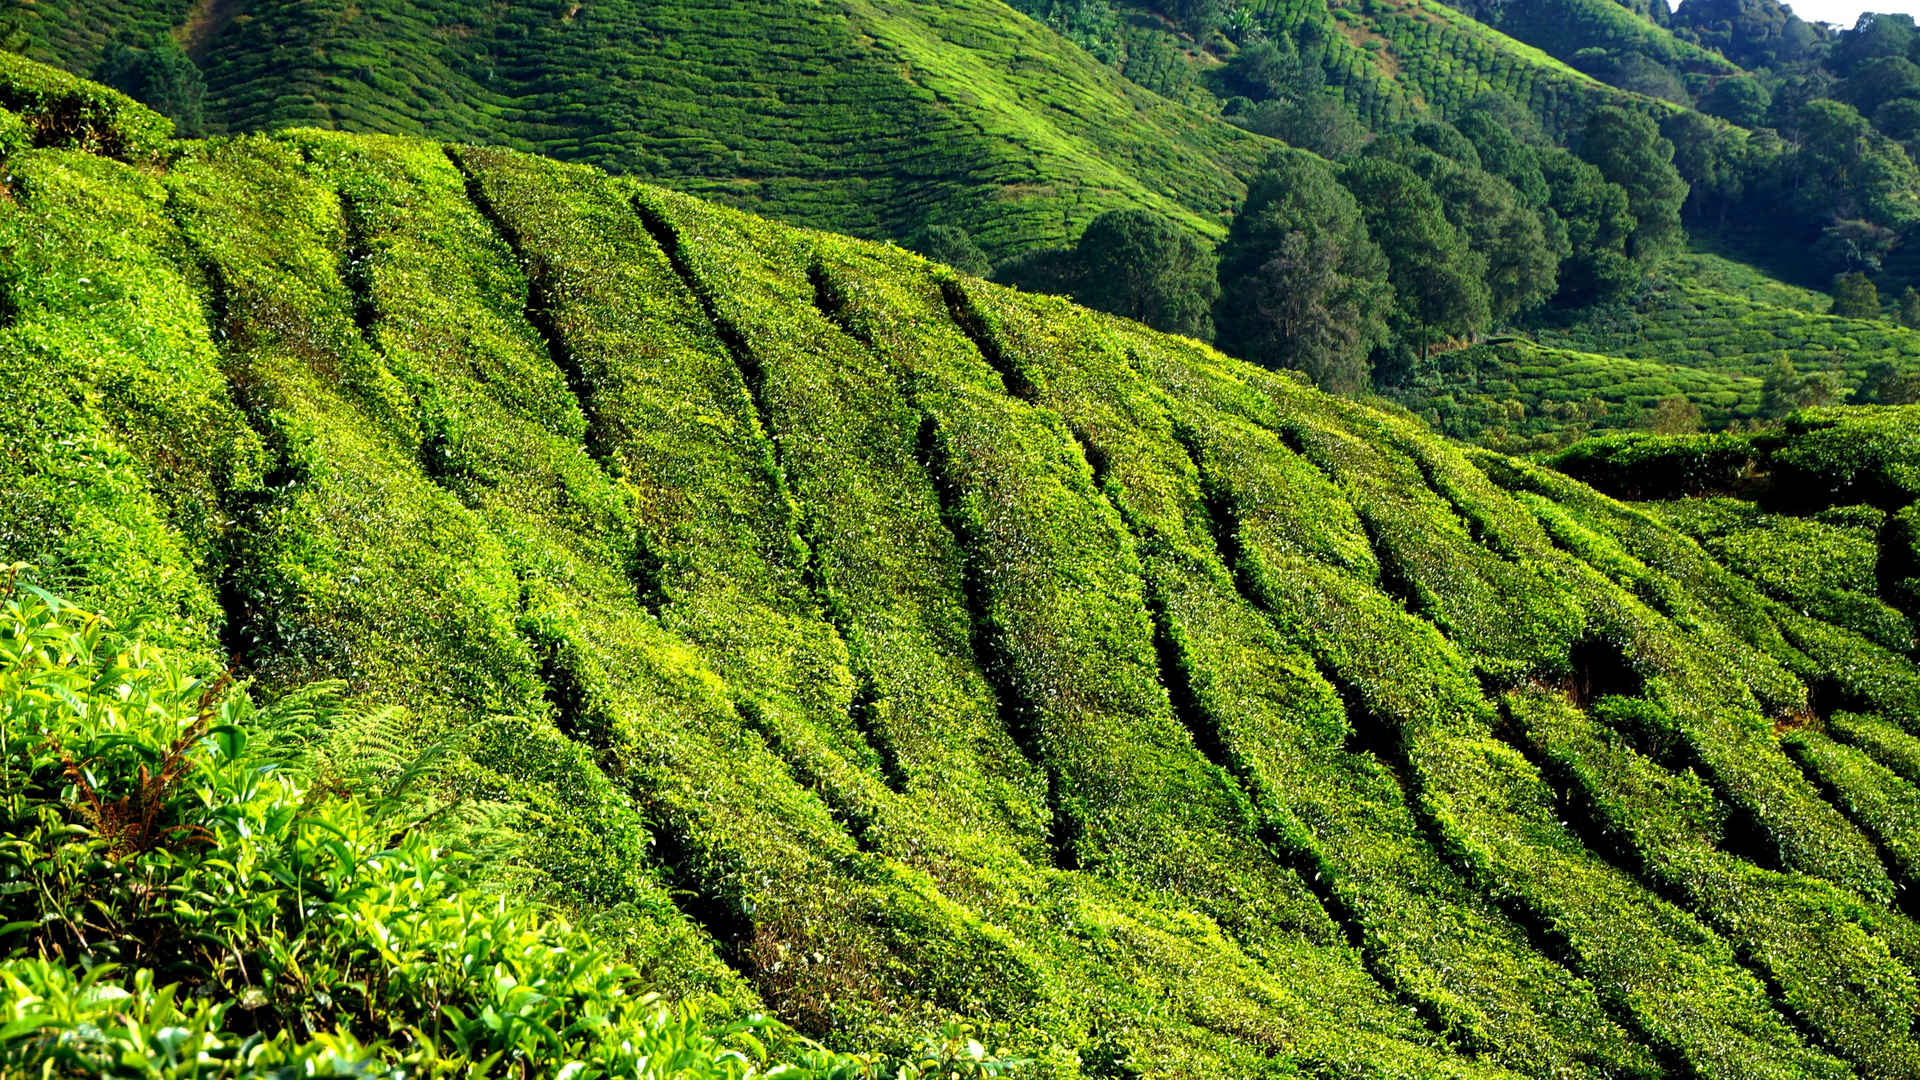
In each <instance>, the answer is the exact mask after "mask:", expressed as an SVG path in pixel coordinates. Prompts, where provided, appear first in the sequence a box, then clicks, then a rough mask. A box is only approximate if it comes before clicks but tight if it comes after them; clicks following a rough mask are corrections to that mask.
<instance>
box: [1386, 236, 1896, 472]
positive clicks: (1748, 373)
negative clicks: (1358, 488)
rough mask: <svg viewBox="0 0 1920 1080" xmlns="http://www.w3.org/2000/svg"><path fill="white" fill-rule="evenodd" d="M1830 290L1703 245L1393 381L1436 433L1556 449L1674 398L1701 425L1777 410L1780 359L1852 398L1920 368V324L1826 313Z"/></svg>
mask: <svg viewBox="0 0 1920 1080" xmlns="http://www.w3.org/2000/svg"><path fill="white" fill-rule="evenodd" d="M1830 306H1831V300H1830V299H1829V298H1828V297H1825V296H1822V295H1820V294H1818V293H1813V292H1810V291H1808V290H1806V289H1801V288H1797V287H1795V286H1792V285H1788V284H1785V283H1783V282H1779V281H1776V280H1774V279H1771V278H1768V277H1765V276H1764V275H1762V274H1761V273H1759V272H1758V271H1756V270H1754V269H1752V268H1751V267H1747V266H1743V265H1741V264H1738V263H1734V262H1731V261H1729V260H1726V259H1723V258H1720V257H1718V256H1714V255H1708V254H1703V253H1689V254H1686V255H1680V256H1676V257H1674V258H1673V259H1671V260H1670V261H1669V262H1668V263H1667V264H1666V265H1665V266H1663V267H1662V269H1661V270H1660V271H1659V272H1658V273H1657V274H1656V275H1655V276H1654V278H1653V280H1652V281H1651V282H1650V283H1649V286H1648V287H1647V288H1646V289H1644V290H1642V291H1641V292H1640V294H1639V295H1638V296H1636V297H1635V298H1634V299H1633V301H1632V302H1631V303H1630V304H1623V305H1619V306H1617V307H1611V308H1605V309H1600V310H1596V311H1593V312H1589V313H1587V314H1586V316H1585V317H1584V318H1582V319H1581V320H1579V321H1577V322H1572V323H1569V324H1566V325H1558V326H1545V327H1541V328H1539V329H1537V330H1535V331H1534V332H1533V334H1532V339H1531V340H1519V339H1510V340H1503V341H1499V342H1495V343H1492V344H1487V345H1480V346H1476V347H1473V348H1469V349H1462V350H1460V351H1458V352H1457V353H1453V354H1449V355H1448V356H1447V357H1443V358H1442V360H1441V362H1440V363H1439V364H1438V365H1436V370H1435V372H1434V374H1433V376H1432V377H1431V378H1429V379H1425V380H1422V381H1421V382H1420V383H1419V384H1417V385H1414V386H1409V387H1405V388H1402V389H1400V390H1397V391H1395V393H1394V395H1393V396H1394V397H1395V399H1396V400H1398V401H1399V402H1400V403H1401V404H1403V405H1405V406H1407V407H1408V408H1410V409H1412V410H1414V411H1415V412H1417V413H1420V414H1421V415H1422V416H1423V417H1424V418H1425V419H1426V420H1427V421H1428V422H1429V423H1431V424H1432V425H1433V426H1434V427H1435V429H1436V430H1439V431H1442V432H1444V433H1445V434H1447V435H1449V436H1452V437H1454V438H1458V439H1465V440H1469V441H1472V442H1478V443H1481V444H1483V445H1486V446H1489V447H1494V448H1497V449H1503V450H1507V451H1509V452H1517V451H1528V450H1542V449H1559V448H1562V447H1565V446H1567V445H1568V444H1570V443H1573V442H1576V441H1578V440H1579V439H1581V438H1584V437H1585V436H1587V435H1589V434H1596V433H1599V432H1602V431H1606V430H1609V429H1635V428H1645V427H1647V426H1648V425H1649V424H1650V423H1651V422H1652V419H1653V417H1652V413H1653V411H1654V409H1655V408H1656V407H1657V406H1658V405H1659V403H1660V402H1662V401H1665V400H1668V399H1671V398H1675V397H1680V398H1684V399H1686V400H1687V401H1688V402H1690V403H1691V404H1692V405H1693V406H1694V407H1695V408H1697V409H1698V410H1699V412H1700V416H1699V422H1700V424H1701V425H1702V426H1703V427H1704V428H1705V429H1707V430H1718V429H1722V428H1725V427H1727V426H1729V425H1734V426H1739V425H1744V424H1749V423H1757V422H1761V421H1764V420H1769V419H1774V418H1776V417H1773V416H1769V415H1768V414H1767V413H1766V411H1765V407H1766V405H1767V402H1766V399H1765V394H1764V390H1765V385H1766V380H1767V377H1768V376H1769V375H1770V374H1772V373H1773V372H1774V371H1775V370H1776V369H1777V368H1778V367H1779V364H1780V362H1781V361H1782V360H1786V361H1788V362H1789V363H1791V364H1793V365H1794V367H1795V369H1796V370H1797V371H1799V372H1808V373H1825V374H1828V375H1830V376H1831V377H1832V379H1833V387H1834V389H1835V391H1836V392H1837V393H1839V394H1842V395H1844V394H1846V393H1848V392H1851V391H1853V390H1855V389H1856V388H1858V387H1861V386H1862V385H1863V384H1865V383H1866V382H1868V381H1869V379H1870V378H1872V377H1874V376H1875V375H1876V373H1878V372H1884V371H1890V372H1892V373H1893V374H1894V375H1896V376H1902V377H1908V376H1911V375H1913V374H1915V373H1916V372H1920V332H1916V331H1914V330H1911V329H1908V328H1906V327H1904V326H1901V325H1900V324H1898V323H1896V322H1893V321H1891V320H1889V319H1852V318H1844V317H1840V316H1835V315H1831V314H1828V313H1827V310H1828V308H1829V307H1830Z"/></svg>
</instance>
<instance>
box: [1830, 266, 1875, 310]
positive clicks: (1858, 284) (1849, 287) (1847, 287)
mask: <svg viewBox="0 0 1920 1080" xmlns="http://www.w3.org/2000/svg"><path fill="white" fill-rule="evenodd" d="M1831 311H1832V314H1834V315H1838V316H1840V317H1841V318H1843V319H1877V318H1879V317H1880V290H1878V289H1876V288H1874V286H1873V279H1872V278H1870V277H1868V276H1867V275H1865V274H1862V273H1860V272H1859V271H1857V270H1856V271H1854V272H1853V273H1850V274H1841V275H1840V276H1838V277H1836V278H1834V279H1833V308H1832V309H1831Z"/></svg>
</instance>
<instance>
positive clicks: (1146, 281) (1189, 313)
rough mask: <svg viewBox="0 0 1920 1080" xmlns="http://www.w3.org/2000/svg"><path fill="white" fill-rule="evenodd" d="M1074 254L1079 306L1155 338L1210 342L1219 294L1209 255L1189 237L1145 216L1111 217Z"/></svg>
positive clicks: (1099, 221) (1091, 229) (1091, 228)
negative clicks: (1157, 334)
mask: <svg viewBox="0 0 1920 1080" xmlns="http://www.w3.org/2000/svg"><path fill="white" fill-rule="evenodd" d="M1074 251H1075V255H1076V256H1077V261H1078V262H1079V264H1080V275H1079V279H1080V280H1079V282H1078V283H1077V284H1076V285H1075V286H1074V290H1073V295H1074V298H1075V299H1077V300H1079V301H1080V302H1081V303H1083V304H1085V305H1087V306H1088V307H1095V308H1099V309H1100V310H1102V311H1111V312H1113V313H1114V314H1115V315H1125V316H1126V317H1127V318H1130V319H1137V320H1139V321H1140V322H1143V323H1146V324H1147V325H1148V326H1151V327H1153V328H1154V329H1155V330H1165V331H1167V332H1169V333H1175V334H1185V335H1187V336H1188V337H1196V338H1201V339H1203V340H1206V339H1210V338H1212V337H1213V316H1212V311H1213V301H1214V298H1215V297H1217V296H1218V295H1219V293H1220V286H1219V283H1218V281H1217V280H1216V278H1215V275H1214V261H1213V255H1212V253H1211V252H1209V251H1208V250H1207V249H1206V248H1205V247H1204V246H1203V245H1202V244H1201V243H1200V241H1199V240H1198V239H1196V238H1195V237H1194V236H1193V234H1192V233H1189V232H1187V231H1186V230H1185V229H1182V228H1180V227H1179V226H1178V225H1175V224H1174V223H1173V222H1171V221H1169V220H1167V219H1166V218H1164V217H1161V216H1160V215H1159V214H1156V213H1153V212H1152V211H1149V210H1109V211H1107V212H1106V213H1104V214H1101V215H1100V216H1099V217H1097V218H1094V219H1093V222H1092V224H1090V225H1088V226H1087V230H1086V232H1084V233H1081V234H1080V243H1079V244H1078V245H1077V246H1076V247H1075V249H1074Z"/></svg>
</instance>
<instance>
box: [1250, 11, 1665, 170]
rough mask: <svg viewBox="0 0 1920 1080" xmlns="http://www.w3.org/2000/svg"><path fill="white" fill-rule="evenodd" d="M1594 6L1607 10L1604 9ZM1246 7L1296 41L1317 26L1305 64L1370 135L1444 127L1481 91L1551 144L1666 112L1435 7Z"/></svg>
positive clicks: (1462, 16)
mask: <svg viewBox="0 0 1920 1080" xmlns="http://www.w3.org/2000/svg"><path fill="white" fill-rule="evenodd" d="M1595 2H1596V3H1598V4H1600V5H1601V6H1605V7H1612V6H1613V5H1612V0H1595ZM1249 6H1250V7H1251V8H1253V9H1254V10H1257V11H1259V12H1260V13H1261V14H1262V15H1263V16H1264V17H1266V18H1268V19H1271V20H1272V21H1273V22H1274V24H1275V25H1276V27H1278V28H1280V29H1284V30H1286V31H1287V32H1289V33H1290V34H1293V35H1296V36H1298V35H1299V33H1300V27H1301V25H1302V24H1305V23H1313V24H1316V25H1318V26H1320V27H1323V28H1324V29H1325V33H1323V34H1319V35H1315V36H1314V38H1313V39H1312V40H1315V41H1317V42H1319V49H1318V52H1317V54H1313V55H1311V56H1310V58H1311V59H1315V60H1317V61H1318V62H1319V64H1320V65H1321V67H1322V68H1324V69H1325V72H1326V78H1327V83H1328V85H1329V86H1330V87H1332V88H1334V89H1335V90H1337V91H1338V92H1339V93H1340V95H1341V97H1342V98H1343V99H1344V100H1345V101H1346V103H1347V104H1348V105H1349V106H1350V107H1351V108H1352V109H1353V110H1354V112H1355V113H1356V114H1358V115H1359V116H1360V117H1361V118H1362V119H1364V120H1365V121H1366V122H1367V124H1368V125H1369V126H1372V127H1375V128H1384V127H1390V126H1392V125H1394V124H1398V123H1402V122H1405V121H1407V120H1411V119H1417V118H1419V117H1421V116H1425V115H1435V114H1437V115H1438V116H1440V117H1442V118H1445V117H1446V116H1448V115H1449V114H1451V113H1454V112H1457V110H1459V109H1461V108H1462V107H1464V106H1466V105H1467V104H1468V103H1470V102H1472V101H1473V100H1474V98H1476V97H1478V96H1480V95H1481V94H1485V93H1488V92H1493V93H1499V94H1504V95H1506V96H1507V97H1510V98H1512V99H1513V100H1515V101H1517V102H1519V103H1520V104H1522V105H1524V106H1525V107H1527V108H1528V109H1529V110H1531V111H1532V112H1533V113H1534V115H1535V116H1537V117H1538V118H1539V119H1540V122H1541V125H1542V127H1543V128H1544V129H1545V130H1546V131H1548V132H1549V133H1551V134H1552V135H1554V136H1556V137H1565V136H1567V135H1569V134H1571V133H1573V132H1576V131H1578V130H1579V129H1580V126H1581V125H1582V124H1584V123H1585V122H1586V119H1587V117H1588V116H1590V115H1591V114H1592V113H1593V111H1594V110H1595V109H1598V108H1600V107H1601V106H1603V105H1624V106H1627V107H1629V108H1635V109H1641V110H1648V111H1655V112H1664V111H1666V110H1668V109H1670V108H1672V106H1670V105H1667V104H1665V103H1662V102H1656V101H1653V100H1651V99H1648V98H1644V97H1642V96H1640V95H1638V94H1633V93H1630V92H1628V91H1625V90H1621V89H1619V88H1617V87H1613V86H1609V85H1607V84H1606V83H1603V82H1601V81H1599V80H1598V79H1595V78H1593V77H1592V76H1589V75H1586V74H1583V73H1581V72H1579V71H1576V70H1575V69H1573V68H1571V67H1569V66H1567V64H1565V63H1564V62H1562V60H1560V59H1558V58H1556V57H1555V56H1553V55H1550V54H1549V53H1547V52H1545V51H1542V50H1541V49H1539V48H1536V47H1534V46H1533V45H1531V44H1528V43H1527V42H1526V41H1524V40H1521V39H1519V38H1516V37H1509V36H1507V35H1506V34H1503V33H1501V32H1500V31H1498V30H1495V29H1493V28H1492V27H1491V26H1488V25H1486V24H1484V23H1481V22H1476V21H1475V20H1474V19H1472V18H1470V17H1469V16H1467V15H1465V14H1463V13H1462V12H1460V11H1457V10H1455V9H1454V8H1452V7H1448V6H1446V5H1445V4H1442V3H1440V2H1438V0H1373V2H1370V3H1366V4H1358V5H1347V4H1331V3H1329V2H1328V0H1257V2H1255V3H1253V4H1251V5H1249ZM1622 15H1623V17H1626V18H1628V19H1631V18H1632V16H1629V15H1626V13H1625V12H1622ZM1649 29H1654V28H1652V27H1649Z"/></svg>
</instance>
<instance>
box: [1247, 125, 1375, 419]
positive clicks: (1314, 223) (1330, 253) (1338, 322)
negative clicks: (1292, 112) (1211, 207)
mask: <svg viewBox="0 0 1920 1080" xmlns="http://www.w3.org/2000/svg"><path fill="white" fill-rule="evenodd" d="M1220 285H1221V293H1222V295H1221V301H1220V307H1219V315H1218V322H1219V324H1220V340H1221V344H1222V346H1223V347H1225V348H1227V349H1229V350H1231V351H1232V352H1233V353H1234V354H1235V355H1237V356H1241V357H1245V358H1246V359H1249V360H1252V361H1253V362H1255V363H1257V364H1263V365H1266V366H1269V367H1281V368H1292V369H1294V370H1297V371H1304V372H1305V373H1306V374H1307V376H1308V377H1309V378H1311V379H1313V381H1314V382H1315V383H1316V384H1318V385H1320V386H1322V387H1325V388H1326V389H1328V390H1331V391H1334V392H1336V393H1351V392H1353V391H1355V390H1359V389H1362V388H1363V387H1365V386H1366V385H1367V383H1368V381H1369V379H1368V368H1367V360H1368V354H1369V353H1370V352H1371V351H1372V350H1373V348H1374V347H1376V346H1378V345H1383V344H1385V343H1386V340H1387V316H1388V313H1389V311H1390V310H1391V305H1392V297H1393V286H1392V285H1390V284H1388V282H1387V261H1386V257H1385V256H1384V255H1382V254H1381V252H1380V248H1379V246H1378V245H1376V244H1375V243H1374V242H1373V238H1372V237H1371V236H1370V235H1369V234H1368V232H1367V225H1366V221H1365V219H1364V218H1363V217H1362V215H1361V211H1360V206H1359V204H1358V203H1356V202H1355V201H1354V198H1353V196H1352V195H1351V194H1350V193H1349V192H1348V191H1347V190H1346V188H1344V187H1342V186H1341V185H1340V184H1339V183H1338V182H1337V181H1336V180H1335V178H1334V175H1333V172H1332V170H1330V169H1328V168H1327V167H1326V166H1325V165H1322V164H1321V163H1319V162H1317V161H1311V160H1308V159H1307V158H1306V157H1305V156H1304V155H1296V154H1282V155H1276V156H1275V157H1274V158H1273V159H1272V160H1270V161H1269V162H1268V163H1267V168H1265V169H1264V170H1262V171H1261V172H1260V174H1259V175H1257V176H1255V177H1254V179H1253V181H1252V182H1251V184H1250V185H1249V188H1248V193H1247V203H1246V205H1245V206H1244V207H1242V208H1241V210H1240V213H1239V214H1238V215H1237V216H1236V217H1235V218H1234V221H1233V230H1232V232H1230V233H1229V234H1228V236H1227V243H1226V245H1225V246H1223V247H1222V248H1221V250H1220Z"/></svg>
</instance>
